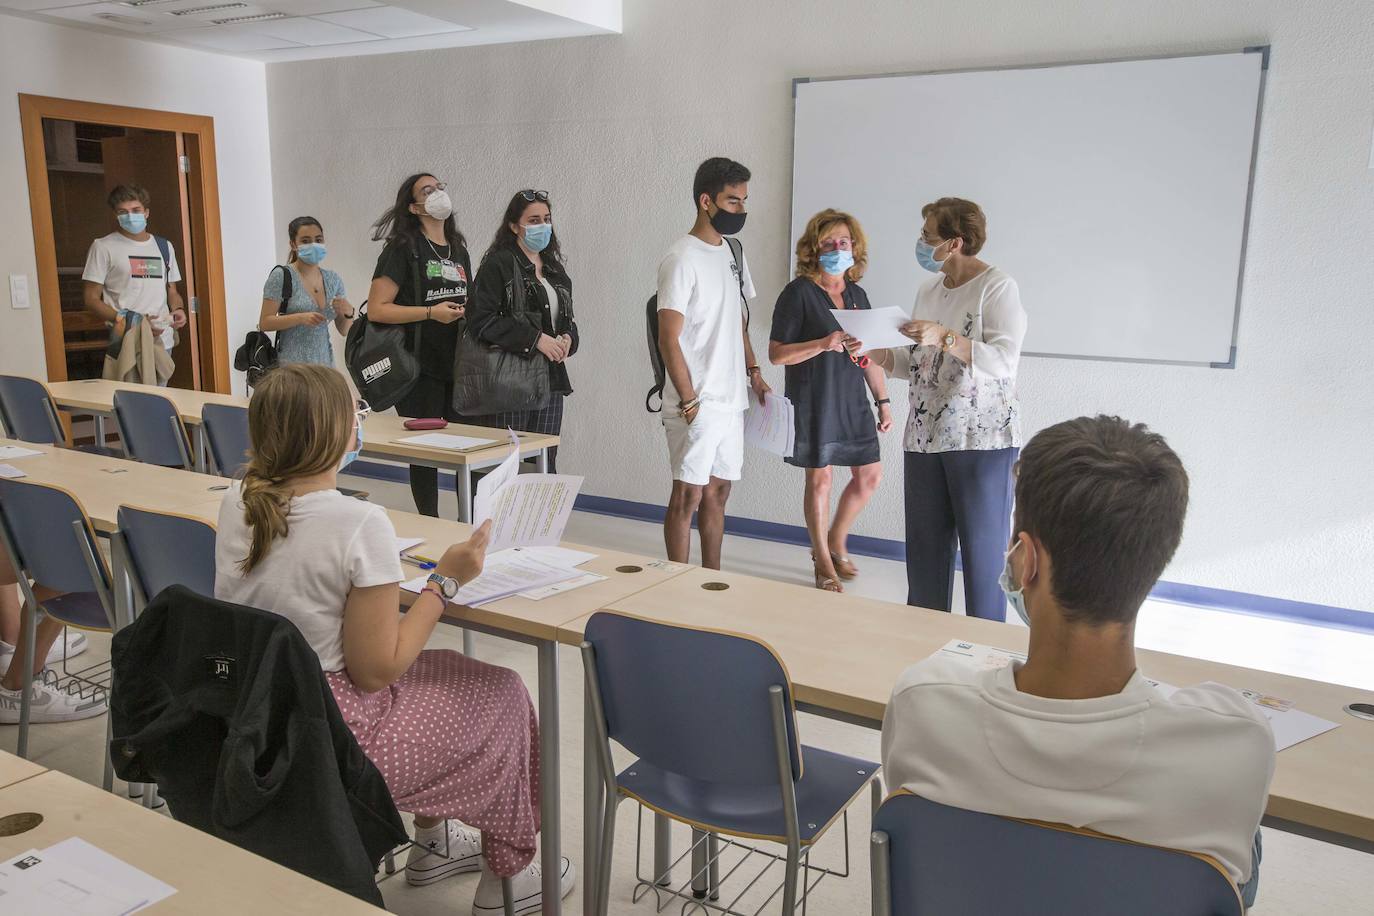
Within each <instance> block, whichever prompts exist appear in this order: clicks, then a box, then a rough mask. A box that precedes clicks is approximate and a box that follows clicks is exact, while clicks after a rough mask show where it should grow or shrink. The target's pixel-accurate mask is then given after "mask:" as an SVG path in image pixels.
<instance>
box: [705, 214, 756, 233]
mask: <svg viewBox="0 0 1374 916" xmlns="http://www.w3.org/2000/svg"><path fill="white" fill-rule="evenodd" d="M748 215H749V214H748V213H731V212H730V211H729V210H717V211H716V212H715V214H714V215H713V216H712V217H711V228H712V229H714V230H716V231H717V232H719V233H720V234H721V235H734V234H735V233H737V232H739V231H740V230H741V229H743V228H744V218H745V217H746V216H748Z"/></svg>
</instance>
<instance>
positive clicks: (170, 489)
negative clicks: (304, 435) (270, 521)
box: [0, 439, 229, 534]
mask: <svg viewBox="0 0 1374 916" xmlns="http://www.w3.org/2000/svg"><path fill="white" fill-rule="evenodd" d="M0 445H14V446H18V447H20V448H28V449H33V450H34V451H40V452H43V454H42V455H41V456H39V455H33V456H30V457H28V458H13V459H9V460H7V461H6V462H5V463H7V464H11V465H13V466H14V467H16V468H19V470H21V471H23V472H24V473H25V475H27V476H26V477H25V479H27V480H32V481H35V482H37V483H48V484H55V485H57V486H60V487H63V488H65V489H67V490H69V491H70V492H72V493H73V494H75V495H76V498H77V499H78V500H79V501H80V502H81V504H82V505H83V506H85V508H86V514H87V515H89V516H90V518H91V523H92V524H93V525H94V526H95V529H96V530H97V531H99V532H102V533H104V534H108V533H110V532H111V531H114V530H115V515H116V513H117V512H118V510H119V507H120V506H121V505H127V506H138V507H139V508H143V509H156V510H158V511H162V512H182V511H183V510H186V509H189V508H191V507H197V508H199V507H201V506H208V505H209V504H211V503H214V504H215V506H216V511H217V507H218V503H219V500H220V498H221V497H222V496H223V491H222V490H214V489H212V488H213V487H217V486H219V487H222V486H226V485H228V484H229V480H228V478H225V477H213V476H210V475H208V474H194V473H192V472H190V471H182V470H178V469H176V468H160V467H157V466H155V465H151V464H140V463H138V462H137V461H126V460H124V459H122V458H105V457H103V456H101V455H92V454H89V453H87V452H78V451H73V450H71V449H65V448H53V447H52V446H49V445H34V444H33V443H30V442H18V441H16V440H13V439H0ZM214 518H215V516H214V515H211V516H210V518H209V520H210V521H214Z"/></svg>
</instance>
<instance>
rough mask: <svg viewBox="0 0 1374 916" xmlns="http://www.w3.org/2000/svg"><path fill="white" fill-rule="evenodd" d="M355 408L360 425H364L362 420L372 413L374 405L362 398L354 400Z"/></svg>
mask: <svg viewBox="0 0 1374 916" xmlns="http://www.w3.org/2000/svg"><path fill="white" fill-rule="evenodd" d="M353 410H354V413H355V414H356V415H357V417H358V424H359V425H362V422H363V421H364V420H366V419H367V418H368V417H370V416H371V415H372V405H371V404H369V403H367V402H366V401H364V400H363V399H362V398H358V400H356V401H354V402H353Z"/></svg>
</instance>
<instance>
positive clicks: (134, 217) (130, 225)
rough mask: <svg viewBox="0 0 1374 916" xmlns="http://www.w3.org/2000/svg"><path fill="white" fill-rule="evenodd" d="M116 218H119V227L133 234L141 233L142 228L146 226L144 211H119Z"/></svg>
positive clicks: (146, 218)
mask: <svg viewBox="0 0 1374 916" xmlns="http://www.w3.org/2000/svg"><path fill="white" fill-rule="evenodd" d="M116 218H117V219H118V220H119V228H121V229H123V230H124V231H125V232H132V233H133V234H134V235H142V234H143V230H144V229H146V228H148V214H146V213H120V214H119V216H118V217H116Z"/></svg>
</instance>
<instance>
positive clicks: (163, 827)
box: [0, 771, 382, 916]
mask: <svg viewBox="0 0 1374 916" xmlns="http://www.w3.org/2000/svg"><path fill="white" fill-rule="evenodd" d="M29 811H32V812H36V813H38V814H41V815H43V822H42V823H41V824H39V825H38V826H37V827H35V828H34V829H32V830H29V831H27V832H25V833H19V834H15V835H14V836H5V837H0V856H3V857H4V858H10V857H12V856H16V855H18V854H20V853H21V852H24V851H25V850H28V849H34V848H37V849H45V848H47V847H49V846H51V845H53V844H54V843H59V842H61V841H62V840H65V839H67V838H69V837H73V836H79V837H81V838H82V839H84V840H86V841H87V842H88V843H91V844H92V845H94V846H98V847H100V848H101V849H103V850H104V851H105V852H108V853H109V854H110V855H112V856H115V857H116V858H119V859H121V860H123V861H125V862H127V863H128V864H130V865H132V866H134V867H135V868H138V869H141V870H142V871H145V872H147V873H148V874H150V875H152V876H153V877H155V878H157V879H158V880H160V881H164V882H166V883H167V884H170V885H171V886H172V887H174V888H176V890H177V892H176V893H175V894H173V895H172V896H171V897H168V898H167V899H166V900H164V901H163V902H162V903H160V904H158V905H157V911H158V912H159V913H193V914H196V916H206V914H221V913H222V914H225V916H238V914H241V913H245V912H248V913H252V912H255V911H256V912H260V913H280V912H288V911H289V912H291V913H322V914H323V913H327V914H329V916H353V914H364V913H381V912H382V911H381V910H379V909H377V908H376V907H373V906H370V905H368V904H366V903H363V902H362V901H361V900H358V899H356V898H354V897H350V896H349V895H347V894H344V893H342V892H340V891H336V890H334V889H333V888H331V887H328V886H327V885H324V884H321V883H320V882H318V881H315V880H314V879H313V878H307V877H305V876H304V875H300V874H297V873H296V872H294V871H291V870H290V869H287V868H284V867H282V866H280V865H277V864H276V863H275V862H270V861H268V860H267V859H264V858H261V857H259V856H256V855H253V854H252V853H250V852H246V851H244V850H242V849H239V848H238V847H237V846H233V845H230V844H229V843H225V842H224V841H222V840H219V839H216V838H215V837H212V836H210V835H209V834H208V833H202V832H201V831H199V830H197V829H195V828H194V827H188V826H187V825H185V824H180V823H178V822H176V821H174V820H172V819H171V818H170V817H167V816H165V815H163V814H159V813H157V812H155V811H149V810H147V809H145V808H143V807H142V806H141V805H139V804H138V803H137V802H131V801H129V800H128V799H125V798H120V797H119V796H117V795H113V794H111V793H109V792H104V791H101V790H100V789H98V788H96V787H95V786H91V785H87V784H86V783H84V782H81V781H80V780H77V779H73V778H72V777H70V776H67V775H66V774H64V773H58V772H55V771H49V772H47V773H43V774H40V775H38V776H34V777H32V778H30V779H26V780H24V781H23V782H21V783H19V784H17V785H11V786H9V787H7V788H4V789H0V816H4V815H8V814H18V813H20V812H29Z"/></svg>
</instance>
